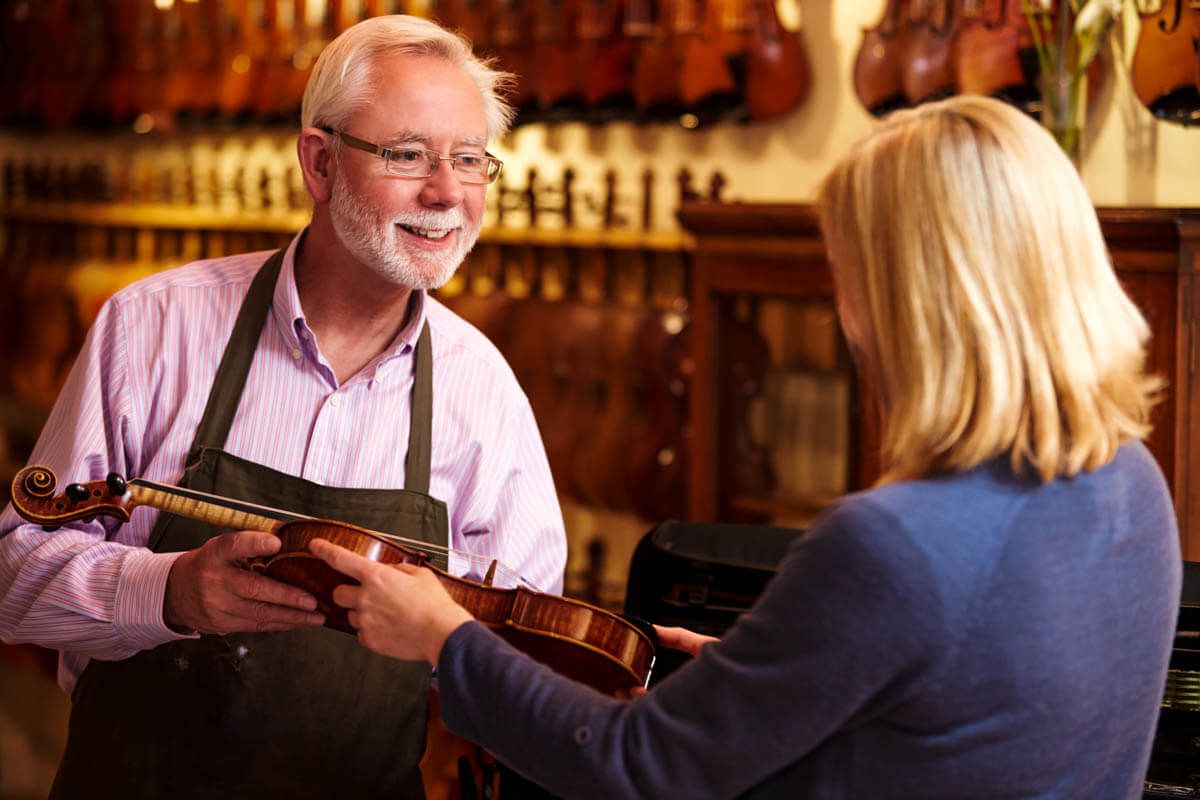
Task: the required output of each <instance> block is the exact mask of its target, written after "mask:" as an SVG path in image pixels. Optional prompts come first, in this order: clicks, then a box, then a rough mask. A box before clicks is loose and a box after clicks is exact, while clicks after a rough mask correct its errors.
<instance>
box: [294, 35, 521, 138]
mask: <svg viewBox="0 0 1200 800" xmlns="http://www.w3.org/2000/svg"><path fill="white" fill-rule="evenodd" d="M398 54H407V55H421V56H435V57H438V58H443V59H445V60H447V61H449V62H450V63H452V64H454V65H456V66H458V67H460V68H461V69H462V70H463V71H464V72H466V74H467V75H468V76H469V77H470V78H471V80H472V81H473V82H474V83H475V85H476V86H478V87H479V93H480V95H482V97H483V106H484V113H485V115H486V117H487V128H488V130H487V133H488V139H489V140H491V141H494V140H496V139H497V138H499V137H500V136H503V135H504V134H505V133H506V132H507V131H508V128H509V126H510V125H511V124H512V119H513V114H514V111H513V108H512V106H510V105H509V104H508V103H507V102H505V101H504V99H503V98H502V97H501V93H502V92H503V91H505V89H506V88H507V87H508V86H509V85H510V83H511V81H512V76H511V75H510V74H509V73H507V72H499V71H497V70H495V69H492V67H491V62H490V61H486V60H483V59H480V58H477V57H476V56H475V54H474V53H473V52H471V43H470V42H469V41H467V40H466V39H465V38H464V37H462V36H460V35H459V34H457V33H453V32H451V31H448V30H446V29H445V28H442V27H440V26H439V25H437V24H436V23H434V22H430V21H429V20H427V19H421V18H420V17H412V16H407V15H404V14H391V15H386V16H381V17H371V18H369V19H365V20H363V21H362V22H359V23H357V24H355V25H352V26H350V27H349V28H347V29H346V30H345V31H343V32H342V34H341V35H339V36H338V37H337V38H336V39H334V40H333V41H332V42H330V43H329V44H328V45H327V46H326V47H325V49H324V50H322V51H321V55H320V57H319V58H318V59H317V63H316V65H315V66H314V67H313V71H312V75H311V76H310V77H309V79H308V85H307V86H306V87H305V88H304V99H303V101H302V102H301V105H300V124H301V127H305V128H310V127H329V128H333V129H335V130H341V129H343V128H344V127H345V125H346V124H347V122H348V121H349V120H350V117H351V116H353V115H354V113H355V112H357V111H359V110H360V109H362V108H364V107H365V106H367V105H369V104H370V103H371V97H372V95H373V93H374V89H375V85H376V81H378V80H379V79H380V77H381V76H380V75H378V74H377V72H376V69H375V67H376V64H377V63H378V62H379V60H380V59H381V58H383V57H386V56H391V55H398Z"/></svg>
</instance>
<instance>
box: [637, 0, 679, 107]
mask: <svg viewBox="0 0 1200 800" xmlns="http://www.w3.org/2000/svg"><path fill="white" fill-rule="evenodd" d="M672 3H673V0H657V2H652V0H628V3H627V5H626V18H625V36H626V38H628V39H631V40H633V41H635V42H636V52H635V56H634V63H633V102H634V105H636V106H637V108H638V111H639V112H640V113H641V114H642V116H643V117H645V118H647V119H656V118H663V119H668V118H671V117H674V116H677V115H678V114H679V111H680V109H681V106H680V99H679V61H678V59H677V57H676V53H675V47H674V45H673V44H672V42H671V24H672V20H673V19H674V11H673V5H672Z"/></svg>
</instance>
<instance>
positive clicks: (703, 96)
mask: <svg viewBox="0 0 1200 800" xmlns="http://www.w3.org/2000/svg"><path fill="white" fill-rule="evenodd" d="M675 10H676V15H677V16H676V21H675V37H674V42H675V45H676V47H677V48H678V53H679V56H678V63H679V96H680V99H682V100H683V103H684V105H685V106H686V107H687V108H689V109H690V110H692V111H693V112H695V113H697V114H698V115H700V116H703V117H705V118H706V119H713V118H718V117H719V116H720V115H721V114H722V113H724V112H725V111H726V110H728V108H730V107H731V106H734V105H736V104H737V102H738V87H737V81H736V80H735V78H734V76H733V71H732V70H730V68H729V62H728V61H727V60H726V58H725V47H724V43H723V42H722V40H721V35H720V33H721V6H720V3H719V0H679V1H678V3H677V4H676V6H675Z"/></svg>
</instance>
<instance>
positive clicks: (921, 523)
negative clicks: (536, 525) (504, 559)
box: [439, 443, 1181, 800]
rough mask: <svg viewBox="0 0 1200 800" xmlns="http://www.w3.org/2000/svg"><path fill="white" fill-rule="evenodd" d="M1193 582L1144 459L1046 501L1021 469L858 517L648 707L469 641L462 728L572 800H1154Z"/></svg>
mask: <svg viewBox="0 0 1200 800" xmlns="http://www.w3.org/2000/svg"><path fill="white" fill-rule="evenodd" d="M1180 567H1181V562H1180V555H1179V544H1178V537H1177V532H1176V526H1175V517H1174V513H1173V510H1172V506H1171V501H1170V498H1169V496H1168V493H1167V488H1166V485H1165V483H1164V481H1163V478H1162V475H1161V473H1160V471H1159V469H1158V467H1157V465H1156V464H1155V462H1154V461H1153V459H1152V458H1151V456H1150V454H1149V453H1148V452H1147V451H1146V449H1145V447H1143V446H1142V445H1141V444H1140V443H1133V444H1128V445H1126V446H1124V447H1122V448H1121V450H1120V452H1119V454H1118V456H1117V458H1116V459H1115V460H1114V461H1113V462H1112V463H1111V464H1109V465H1107V466H1105V467H1103V468H1102V469H1100V470H1098V471H1096V472H1094V473H1086V474H1083V475H1080V476H1078V477H1076V478H1073V479H1069V480H1057V481H1054V482H1052V483H1050V484H1048V485H1040V484H1038V483H1036V482H1033V481H1030V480H1025V479H1020V478H1017V477H1015V476H1014V475H1013V473H1012V471H1011V470H1010V469H1009V467H1008V464H1007V459H1000V460H996V461H993V462H990V463H987V464H984V465H982V466H980V467H978V468H976V469H974V470H972V471H970V472H967V473H962V474H956V475H949V476H943V477H935V478H930V479H927V480H920V481H911V482H905V483H898V484H893V485H889V486H884V487H881V488H878V489H873V490H870V491H866V492H861V493H858V494H854V495H851V496H849V497H847V498H845V499H844V500H843V501H842V502H840V503H839V504H838V505H837V506H836V507H835V508H833V509H832V510H830V511H829V512H828V513H827V514H825V515H824V516H823V518H822V519H821V520H820V521H819V522H818V523H817V524H816V525H815V526H814V527H813V528H812V530H811V531H810V532H809V533H808V534H807V535H806V536H805V537H803V538H801V539H800V540H798V541H797V542H796V544H795V545H794V546H793V547H792V549H791V551H790V552H789V554H788V556H787V557H786V558H785V560H784V562H783V563H782V564H781V567H780V571H779V574H778V575H777V576H776V578H775V579H774V580H773V581H772V582H771V584H770V585H769V586H768V588H767V590H766V592H765V593H764V594H763V596H762V597H761V598H760V600H759V602H758V604H757V605H756V606H755V607H754V609H753V610H752V611H751V612H750V613H748V614H747V615H745V616H744V617H743V618H742V619H741V620H740V621H739V623H738V624H737V625H736V626H735V627H734V628H733V629H731V630H730V631H729V633H728V634H727V635H726V636H725V638H724V639H722V640H721V641H720V642H719V643H714V644H711V645H708V646H706V647H705V648H704V649H703V651H702V653H701V655H700V656H699V657H698V658H697V659H695V660H694V661H693V662H691V663H690V664H688V665H687V666H685V667H683V668H682V669H680V670H679V671H677V672H676V673H674V674H673V675H671V676H670V677H669V678H668V679H666V680H665V681H663V682H662V683H661V684H659V685H658V686H656V687H655V689H654V690H653V691H651V692H649V693H648V694H647V695H646V696H644V697H642V698H640V699H638V700H636V701H634V702H624V701H619V700H614V699H612V698H609V697H605V696H602V695H600V694H598V693H596V692H593V691H591V690H590V689H587V688H585V687H582V686H580V685H577V684H574V683H571V682H569V681H567V680H565V679H562V678H560V677H559V676H557V675H555V674H554V673H552V672H550V671H549V670H548V669H546V668H545V667H542V666H540V665H538V664H535V663H533V662H532V661H530V660H529V659H527V658H525V657H524V656H522V655H520V654H518V653H516V651H514V650H512V649H511V648H510V647H509V646H508V645H507V644H505V643H504V642H502V641H500V640H499V639H498V638H497V637H495V636H494V635H492V634H491V633H490V632H489V631H488V630H486V629H485V628H484V627H482V626H481V625H479V624H478V623H469V624H467V625H464V626H462V627H460V628H459V629H458V630H457V631H455V632H454V634H453V635H452V636H451V637H450V638H449V639H448V640H447V642H446V645H445V647H444V649H443V651H442V653H441V658H440V663H439V667H440V669H439V673H440V692H441V703H442V713H443V716H444V717H445V719H446V721H447V723H448V724H449V726H450V728H451V729H452V730H454V731H455V732H457V733H459V734H460V735H462V736H464V737H466V738H469V739H472V740H474V741H477V742H479V743H481V744H482V745H483V746H484V747H486V748H488V749H489V750H491V751H492V752H493V753H495V754H496V755H497V757H498V758H500V759H501V760H502V761H505V762H506V763H508V764H509V765H511V766H512V767H513V768H515V769H517V770H519V771H520V772H522V773H524V774H526V775H528V776H529V777H530V778H532V779H533V780H535V781H537V782H538V783H541V784H542V785H544V786H546V787H547V788H548V789H550V790H552V791H554V792H555V793H557V794H560V795H562V796H564V797H567V798H576V797H580V798H585V797H595V798H604V800H624V798H636V797H645V798H666V797H688V798H706V797H735V796H742V795H748V796H753V797H788V798H810V797H811V798H871V800H876V799H877V798H891V797H896V798H918V797H919V798H943V797H944V798H956V799H958V798H992V797H997V798H998V797H1048V798H1076V797H1078V798H1110V797H1111V798H1136V797H1140V796H1141V794H1140V788H1141V781H1142V779H1143V777H1144V775H1145V770H1146V764H1147V761H1148V758H1149V752H1150V744H1151V741H1152V738H1153V732H1154V726H1155V721H1156V719H1157V714H1158V707H1159V703H1160V701H1161V697H1162V688H1163V681H1164V677H1165V674H1166V667H1167V659H1168V656H1169V653H1170V648H1171V641H1172V635H1173V630H1174V623H1175V618H1176V613H1177V610H1178V602H1179V591H1180Z"/></svg>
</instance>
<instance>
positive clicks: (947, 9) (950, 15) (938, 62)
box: [904, 0, 962, 105]
mask: <svg viewBox="0 0 1200 800" xmlns="http://www.w3.org/2000/svg"><path fill="white" fill-rule="evenodd" d="M956 2H957V0H913V3H912V7H911V8H910V24H911V34H910V38H909V42H908V52H907V54H906V58H905V60H904V96H905V97H907V98H908V101H909V102H910V103H912V104H913V105H917V104H918V103H924V102H927V101H930V100H939V99H941V98H943V97H948V96H950V95H951V94H954V87H955V80H956V79H955V75H954V48H955V45H956V43H957V40H958V31H959V23H960V22H961V20H962V16H961V15H960V14H957V13H955V5H956Z"/></svg>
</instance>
